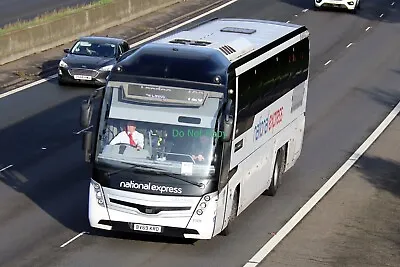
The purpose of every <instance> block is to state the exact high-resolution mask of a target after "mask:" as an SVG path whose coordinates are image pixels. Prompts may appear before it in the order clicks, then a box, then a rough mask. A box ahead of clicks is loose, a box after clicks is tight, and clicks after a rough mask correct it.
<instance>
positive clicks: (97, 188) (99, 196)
mask: <svg viewBox="0 0 400 267" xmlns="http://www.w3.org/2000/svg"><path fill="white" fill-rule="evenodd" d="M91 184H92V186H93V189H94V192H95V195H96V199H97V203H98V204H99V205H100V206H102V207H104V195H103V191H102V190H101V186H100V184H99V183H97V182H96V181H94V180H93V179H92V180H91Z"/></svg>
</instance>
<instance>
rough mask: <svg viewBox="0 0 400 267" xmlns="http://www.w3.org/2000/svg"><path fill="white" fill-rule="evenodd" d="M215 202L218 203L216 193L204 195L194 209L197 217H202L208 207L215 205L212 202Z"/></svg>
mask: <svg viewBox="0 0 400 267" xmlns="http://www.w3.org/2000/svg"><path fill="white" fill-rule="evenodd" d="M217 201H218V192H213V193H210V194H207V195H204V196H203V197H202V198H201V200H200V202H199V204H198V206H197V208H196V214H197V215H199V216H200V215H202V214H203V213H204V212H205V211H206V209H207V207H208V206H211V205H212V204H215V203H213V202H217Z"/></svg>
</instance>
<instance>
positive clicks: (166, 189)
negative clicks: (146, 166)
mask: <svg viewBox="0 0 400 267" xmlns="http://www.w3.org/2000/svg"><path fill="white" fill-rule="evenodd" d="M119 186H120V187H122V188H129V189H140V190H145V191H153V192H160V193H161V194H162V193H172V194H182V188H180V187H172V186H165V185H155V184H151V183H145V184H143V183H137V182H135V181H130V182H120V183H119Z"/></svg>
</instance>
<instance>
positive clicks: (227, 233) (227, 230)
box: [221, 189, 239, 236]
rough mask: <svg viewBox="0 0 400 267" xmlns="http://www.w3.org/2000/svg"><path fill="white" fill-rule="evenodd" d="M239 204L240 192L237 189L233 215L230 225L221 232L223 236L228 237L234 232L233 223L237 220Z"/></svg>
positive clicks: (231, 215) (234, 195) (230, 218)
mask: <svg viewBox="0 0 400 267" xmlns="http://www.w3.org/2000/svg"><path fill="white" fill-rule="evenodd" d="M238 204H239V194H238V190H237V189H236V190H235V193H234V194H233V199H232V209H231V213H230V215H229V221H228V225H227V226H226V227H225V229H224V230H222V231H221V235H223V236H227V235H229V234H230V233H231V232H232V222H233V220H234V219H235V218H236V215H237V211H238Z"/></svg>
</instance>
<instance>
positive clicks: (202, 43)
mask: <svg viewBox="0 0 400 267" xmlns="http://www.w3.org/2000/svg"><path fill="white" fill-rule="evenodd" d="M169 42H170V43H172V44H188V45H198V46H207V45H210V44H211V43H210V42H207V41H195V40H187V39H174V40H171V41H169Z"/></svg>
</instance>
